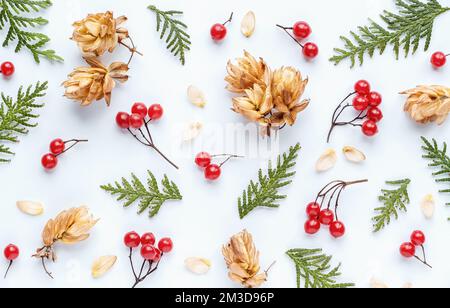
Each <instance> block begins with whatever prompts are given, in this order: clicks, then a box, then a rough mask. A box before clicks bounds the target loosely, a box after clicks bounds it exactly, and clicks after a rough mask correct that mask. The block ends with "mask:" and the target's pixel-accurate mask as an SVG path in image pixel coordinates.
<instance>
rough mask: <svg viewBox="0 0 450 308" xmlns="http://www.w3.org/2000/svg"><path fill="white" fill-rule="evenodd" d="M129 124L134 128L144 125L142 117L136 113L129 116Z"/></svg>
mask: <svg viewBox="0 0 450 308" xmlns="http://www.w3.org/2000/svg"><path fill="white" fill-rule="evenodd" d="M130 126H131V127H132V128H135V129H139V128H141V127H142V126H144V118H143V117H142V116H141V115H140V114H137V113H133V114H132V115H131V116H130Z"/></svg>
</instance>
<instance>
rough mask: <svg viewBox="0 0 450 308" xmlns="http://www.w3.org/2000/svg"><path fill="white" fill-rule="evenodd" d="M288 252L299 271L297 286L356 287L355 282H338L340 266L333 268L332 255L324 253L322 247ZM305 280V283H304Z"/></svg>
mask: <svg viewBox="0 0 450 308" xmlns="http://www.w3.org/2000/svg"><path fill="white" fill-rule="evenodd" d="M286 254H287V255H288V256H289V257H290V258H291V259H292V261H294V263H295V270H296V272H297V288H301V287H302V284H303V288H305V289H309V288H313V289H338V288H341V289H342V288H349V287H354V286H355V285H354V284H353V283H337V282H336V278H338V277H339V276H341V273H340V267H341V265H340V264H339V265H338V266H336V267H334V268H332V267H331V265H330V262H331V258H332V257H331V256H327V255H325V254H322V249H293V250H289V251H288V252H286ZM302 281H303V283H302Z"/></svg>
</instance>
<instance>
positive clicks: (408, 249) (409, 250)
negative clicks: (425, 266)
mask: <svg viewBox="0 0 450 308" xmlns="http://www.w3.org/2000/svg"><path fill="white" fill-rule="evenodd" d="M400 254H401V255H402V256H404V257H405V258H412V257H414V256H415V255H416V246H414V244H413V243H403V244H402V246H400Z"/></svg>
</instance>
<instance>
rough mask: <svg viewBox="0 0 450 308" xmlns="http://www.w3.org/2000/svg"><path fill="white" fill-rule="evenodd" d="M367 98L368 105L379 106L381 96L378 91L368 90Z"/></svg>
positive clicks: (381, 99)
mask: <svg viewBox="0 0 450 308" xmlns="http://www.w3.org/2000/svg"><path fill="white" fill-rule="evenodd" d="M367 98H368V99H369V105H370V106H372V107H378V106H380V104H381V102H382V101H383V97H382V96H381V94H380V93H378V92H370V93H369V95H368V97H367Z"/></svg>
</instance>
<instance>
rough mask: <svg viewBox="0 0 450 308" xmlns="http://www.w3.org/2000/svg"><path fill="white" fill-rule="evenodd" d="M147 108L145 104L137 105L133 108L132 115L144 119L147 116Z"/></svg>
mask: <svg viewBox="0 0 450 308" xmlns="http://www.w3.org/2000/svg"><path fill="white" fill-rule="evenodd" d="M147 110H148V109H147V106H145V104H144V103H135V104H134V105H133V106H132V107H131V113H132V114H133V113H136V114H139V115H140V116H141V117H142V118H145V117H146V116H147Z"/></svg>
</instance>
